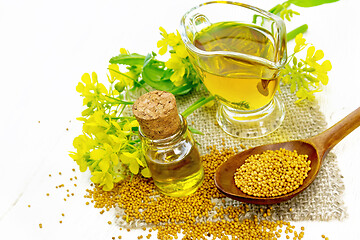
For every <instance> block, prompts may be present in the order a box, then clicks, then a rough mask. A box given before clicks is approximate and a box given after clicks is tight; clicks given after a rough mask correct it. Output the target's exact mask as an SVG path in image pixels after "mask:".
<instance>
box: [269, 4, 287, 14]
mask: <svg viewBox="0 0 360 240" xmlns="http://www.w3.org/2000/svg"><path fill="white" fill-rule="evenodd" d="M283 9H284V6H283V5H282V4H278V5H276V6H275V7H273V8H272V9H270V10H269V12H271V13H272V14H275V15H277V14H278V13H280V12H281V10H283Z"/></svg>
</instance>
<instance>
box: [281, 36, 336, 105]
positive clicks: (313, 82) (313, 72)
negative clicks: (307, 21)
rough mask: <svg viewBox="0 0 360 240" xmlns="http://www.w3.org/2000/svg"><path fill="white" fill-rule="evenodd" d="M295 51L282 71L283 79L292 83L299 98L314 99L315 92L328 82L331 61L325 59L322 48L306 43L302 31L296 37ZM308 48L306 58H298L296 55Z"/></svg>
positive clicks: (292, 88)
mask: <svg viewBox="0 0 360 240" xmlns="http://www.w3.org/2000/svg"><path fill="white" fill-rule="evenodd" d="M295 43H296V45H295V47H294V53H293V54H292V55H291V56H290V57H289V59H288V63H287V64H286V65H285V69H284V70H283V71H282V72H281V76H280V78H281V80H282V82H283V83H284V84H286V85H290V90H291V92H292V93H294V92H296V96H297V97H298V100H297V101H296V102H300V101H302V100H305V99H308V100H314V98H315V96H314V93H316V92H320V91H322V88H323V86H325V85H327V84H328V81H329V77H328V72H329V71H330V70H331V68H332V66H331V62H330V61H329V60H325V61H323V62H322V63H320V62H319V61H320V60H322V59H323V58H324V52H323V51H322V50H316V51H315V47H314V46H312V45H311V44H308V43H306V40H305V38H304V37H303V35H302V34H301V33H300V34H298V35H297V36H296V38H295ZM305 49H307V53H306V58H305V59H298V58H297V57H296V56H295V55H297V54H298V53H299V52H301V51H303V50H305Z"/></svg>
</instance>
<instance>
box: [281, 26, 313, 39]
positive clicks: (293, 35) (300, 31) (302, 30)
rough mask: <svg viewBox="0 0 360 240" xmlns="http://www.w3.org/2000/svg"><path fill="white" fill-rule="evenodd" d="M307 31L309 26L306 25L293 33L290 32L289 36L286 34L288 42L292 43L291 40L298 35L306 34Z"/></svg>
mask: <svg viewBox="0 0 360 240" xmlns="http://www.w3.org/2000/svg"><path fill="white" fill-rule="evenodd" d="M307 29H308V25H307V24H304V25H301V26H300V27H297V28H295V29H294V30H292V31H290V32H288V34H286V40H287V41H290V40H292V39H294V38H295V37H296V36H297V35H298V34H300V33H304V32H306V31H307Z"/></svg>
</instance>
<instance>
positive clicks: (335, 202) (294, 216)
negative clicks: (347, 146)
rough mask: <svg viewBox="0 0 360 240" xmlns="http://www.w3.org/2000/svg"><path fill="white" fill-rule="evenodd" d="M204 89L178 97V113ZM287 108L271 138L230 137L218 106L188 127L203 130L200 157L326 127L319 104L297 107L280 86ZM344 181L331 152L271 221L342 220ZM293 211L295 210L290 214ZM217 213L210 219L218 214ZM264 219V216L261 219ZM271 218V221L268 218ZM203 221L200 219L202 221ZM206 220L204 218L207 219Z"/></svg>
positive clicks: (304, 135) (273, 213) (191, 119)
mask: <svg viewBox="0 0 360 240" xmlns="http://www.w3.org/2000/svg"><path fill="white" fill-rule="evenodd" d="M206 95H207V94H206V92H205V91H203V90H198V91H193V92H191V93H190V94H187V95H186V96H180V97H177V105H178V109H179V112H182V111H183V110H185V109H186V108H187V107H188V106H190V105H191V104H192V103H194V102H195V101H196V100H197V99H199V98H200V97H201V96H206ZM278 97H279V99H281V100H282V101H283V102H284V104H285V108H286V116H285V119H284V121H283V123H282V125H281V126H280V128H279V129H277V130H276V131H275V132H273V133H271V134H270V135H268V136H265V137H261V138H257V139H239V138H234V137H231V136H229V135H227V134H226V133H225V132H224V131H223V130H222V129H221V128H220V127H219V126H218V125H217V124H216V119H215V114H216V104H215V105H214V106H212V107H202V108H200V109H197V110H196V111H195V112H194V113H193V114H191V115H190V116H189V117H188V118H187V121H188V125H190V126H192V127H194V128H196V129H198V130H200V131H201V132H203V133H204V135H198V134H196V135H194V137H195V139H196V140H197V141H198V142H199V143H200V144H201V145H200V146H198V147H199V151H200V153H201V154H206V153H208V150H207V149H206V147H207V146H213V145H215V146H217V148H218V149H219V150H220V149H222V148H223V147H224V145H223V141H224V140H225V147H226V148H227V147H234V146H236V147H237V148H238V149H241V148H240V144H242V145H244V146H246V147H247V148H250V147H255V146H258V145H263V144H268V143H275V142H283V141H289V140H296V139H304V138H308V137H311V136H314V135H316V134H318V133H321V132H322V131H324V130H325V129H326V128H327V123H326V121H325V117H324V115H323V114H322V113H321V111H320V109H319V105H318V104H317V103H316V102H315V101H314V102H310V101H302V102H300V103H298V104H295V101H296V100H297V98H296V96H295V94H292V93H290V90H289V88H288V87H286V86H285V87H284V86H282V87H281V93H278ZM343 193H344V182H343V181H342V176H341V174H340V169H339V167H338V164H337V160H336V155H335V154H334V153H333V152H331V151H330V153H329V154H328V155H327V156H326V158H325V159H324V161H323V164H322V167H321V169H320V171H319V173H318V175H317V177H316V179H315V181H314V182H313V183H312V184H311V185H310V186H309V187H308V188H307V189H306V190H305V191H303V192H302V193H300V194H299V195H297V196H296V197H294V198H292V199H291V200H289V201H286V202H282V203H279V204H275V205H272V208H273V209H272V211H271V217H270V218H271V219H273V220H287V221H304V220H317V221H329V220H341V219H343V218H345V217H346V215H347V213H346V209H345V205H344V202H343ZM214 202H216V206H215V207H218V208H219V207H221V206H222V207H226V206H229V205H233V206H237V205H240V204H242V203H240V202H238V201H235V200H232V199H230V198H226V200H225V202H223V201H220V200H218V201H217V199H214ZM260 207H261V206H258V205H252V204H250V205H249V212H248V213H247V214H246V215H245V216H243V217H245V218H246V217H249V216H250V215H253V214H256V213H259V212H260V211H259V208H260ZM290 208H291V209H292V211H290ZM116 211H117V212H119V213H120V214H121V213H123V212H124V211H123V209H120V208H117V209H116ZM215 214H216V211H215V210H213V213H210V214H209V216H210V218H209V219H211V216H213V215H215ZM260 217H261V216H260ZM267 219H269V218H267ZM199 220H200V221H201V219H199ZM204 220H205V219H204ZM118 224H120V225H123V226H125V225H126V226H129V223H126V222H125V221H121V220H120V221H119V222H118ZM145 225H146V224H145V223H144V222H142V221H136V222H135V223H131V224H130V226H132V227H141V226H145Z"/></svg>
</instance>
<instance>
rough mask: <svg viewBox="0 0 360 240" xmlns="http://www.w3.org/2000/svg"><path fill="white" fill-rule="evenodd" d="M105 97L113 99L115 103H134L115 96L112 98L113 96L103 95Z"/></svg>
mask: <svg viewBox="0 0 360 240" xmlns="http://www.w3.org/2000/svg"><path fill="white" fill-rule="evenodd" d="M105 97H107V98H110V99H111V100H114V101H116V102H117V103H120V104H124V105H132V104H134V102H130V101H123V100H120V99H117V98H113V97H110V96H107V95H105Z"/></svg>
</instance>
